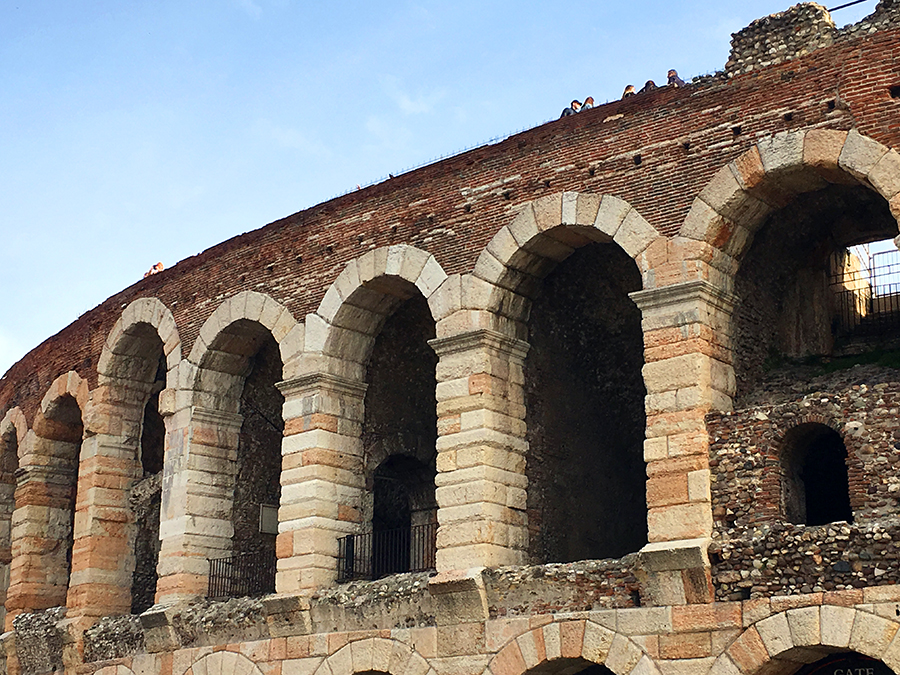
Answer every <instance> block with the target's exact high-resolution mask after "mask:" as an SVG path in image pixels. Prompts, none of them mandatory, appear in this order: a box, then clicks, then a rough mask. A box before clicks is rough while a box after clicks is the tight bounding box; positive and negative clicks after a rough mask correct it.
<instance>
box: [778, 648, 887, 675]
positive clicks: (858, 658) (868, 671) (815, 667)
mask: <svg viewBox="0 0 900 675" xmlns="http://www.w3.org/2000/svg"><path fill="white" fill-rule="evenodd" d="M839 673H840V674H841V675H844V674H846V675H857V674H859V675H893V673H894V671H893V670H891V669H890V668H888V667H887V666H886V665H885V664H884V663H882V662H881V661H879V660H878V659H873V658H872V657H871V656H865V655H864V654H859V653H857V652H842V653H839V654H829V655H828V656H826V657H824V658H822V659H820V660H818V661H816V662H815V663H809V664H806V665H805V666H803V667H801V668H800V670H798V671H796V674H795V675H837V674H839Z"/></svg>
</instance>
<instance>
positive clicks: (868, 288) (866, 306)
mask: <svg viewBox="0 0 900 675" xmlns="http://www.w3.org/2000/svg"><path fill="white" fill-rule="evenodd" d="M867 263H868V264H862V265H850V266H848V267H842V268H841V269H840V270H838V271H837V272H835V273H833V274H832V275H831V277H830V279H829V282H830V286H831V290H832V292H833V294H834V298H835V322H834V328H835V331H834V332H835V337H838V338H880V337H884V336H885V334H887V333H888V332H890V331H894V330H897V329H898V328H900V251H884V252H881V253H874V254H872V255H871V256H870V257H869V260H868V261H867Z"/></svg>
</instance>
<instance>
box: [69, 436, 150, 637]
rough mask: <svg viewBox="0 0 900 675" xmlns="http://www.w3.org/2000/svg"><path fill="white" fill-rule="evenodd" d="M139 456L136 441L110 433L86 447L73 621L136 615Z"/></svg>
mask: <svg viewBox="0 0 900 675" xmlns="http://www.w3.org/2000/svg"><path fill="white" fill-rule="evenodd" d="M136 453H137V448H135V444H134V442H133V441H132V442H128V440H127V439H125V438H122V437H118V436H112V435H110V434H97V435H95V436H89V437H88V438H86V439H85V441H84V443H83V444H82V446H81V462H80V463H79V477H78V492H77V495H78V496H77V501H76V504H75V531H74V544H73V547H72V572H71V575H70V577H69V593H68V601H67V605H68V607H69V612H68V614H67V617H68V618H70V619H71V618H80V617H86V618H89V619H96V618H99V617H101V616H114V615H117V614H128V613H130V612H131V574H132V571H133V569H134V552H133V551H132V550H131V544H132V540H133V532H132V531H131V530H132V517H131V509H130V508H129V506H128V490H129V488H130V487H131V485H132V484H133V483H134V481H135V479H136V478H137V477H138V476H139V475H140V463H139V462H138V461H137V456H136ZM90 623H92V621H90V620H89V621H88V622H87V624H90ZM87 624H86V625H87Z"/></svg>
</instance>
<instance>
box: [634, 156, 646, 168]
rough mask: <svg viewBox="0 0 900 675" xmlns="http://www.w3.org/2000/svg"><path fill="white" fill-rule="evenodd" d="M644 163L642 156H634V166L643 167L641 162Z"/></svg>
mask: <svg viewBox="0 0 900 675" xmlns="http://www.w3.org/2000/svg"><path fill="white" fill-rule="evenodd" d="M643 161H644V160H643V159H641V156H640V155H635V156H634V165H635V166H640V165H641V162H643Z"/></svg>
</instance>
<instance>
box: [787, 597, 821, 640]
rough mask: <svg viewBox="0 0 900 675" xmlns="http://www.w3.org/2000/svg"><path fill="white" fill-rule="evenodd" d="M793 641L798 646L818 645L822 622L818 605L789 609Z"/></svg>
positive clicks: (788, 619) (789, 622) (788, 618)
mask: <svg viewBox="0 0 900 675" xmlns="http://www.w3.org/2000/svg"><path fill="white" fill-rule="evenodd" d="M787 621H788V626H789V627H790V631H791V641H792V642H793V643H794V644H795V645H796V646H798V647H808V646H812V645H818V644H819V640H820V622H819V608H818V607H800V608H798V609H789V610H788V611H787Z"/></svg>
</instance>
